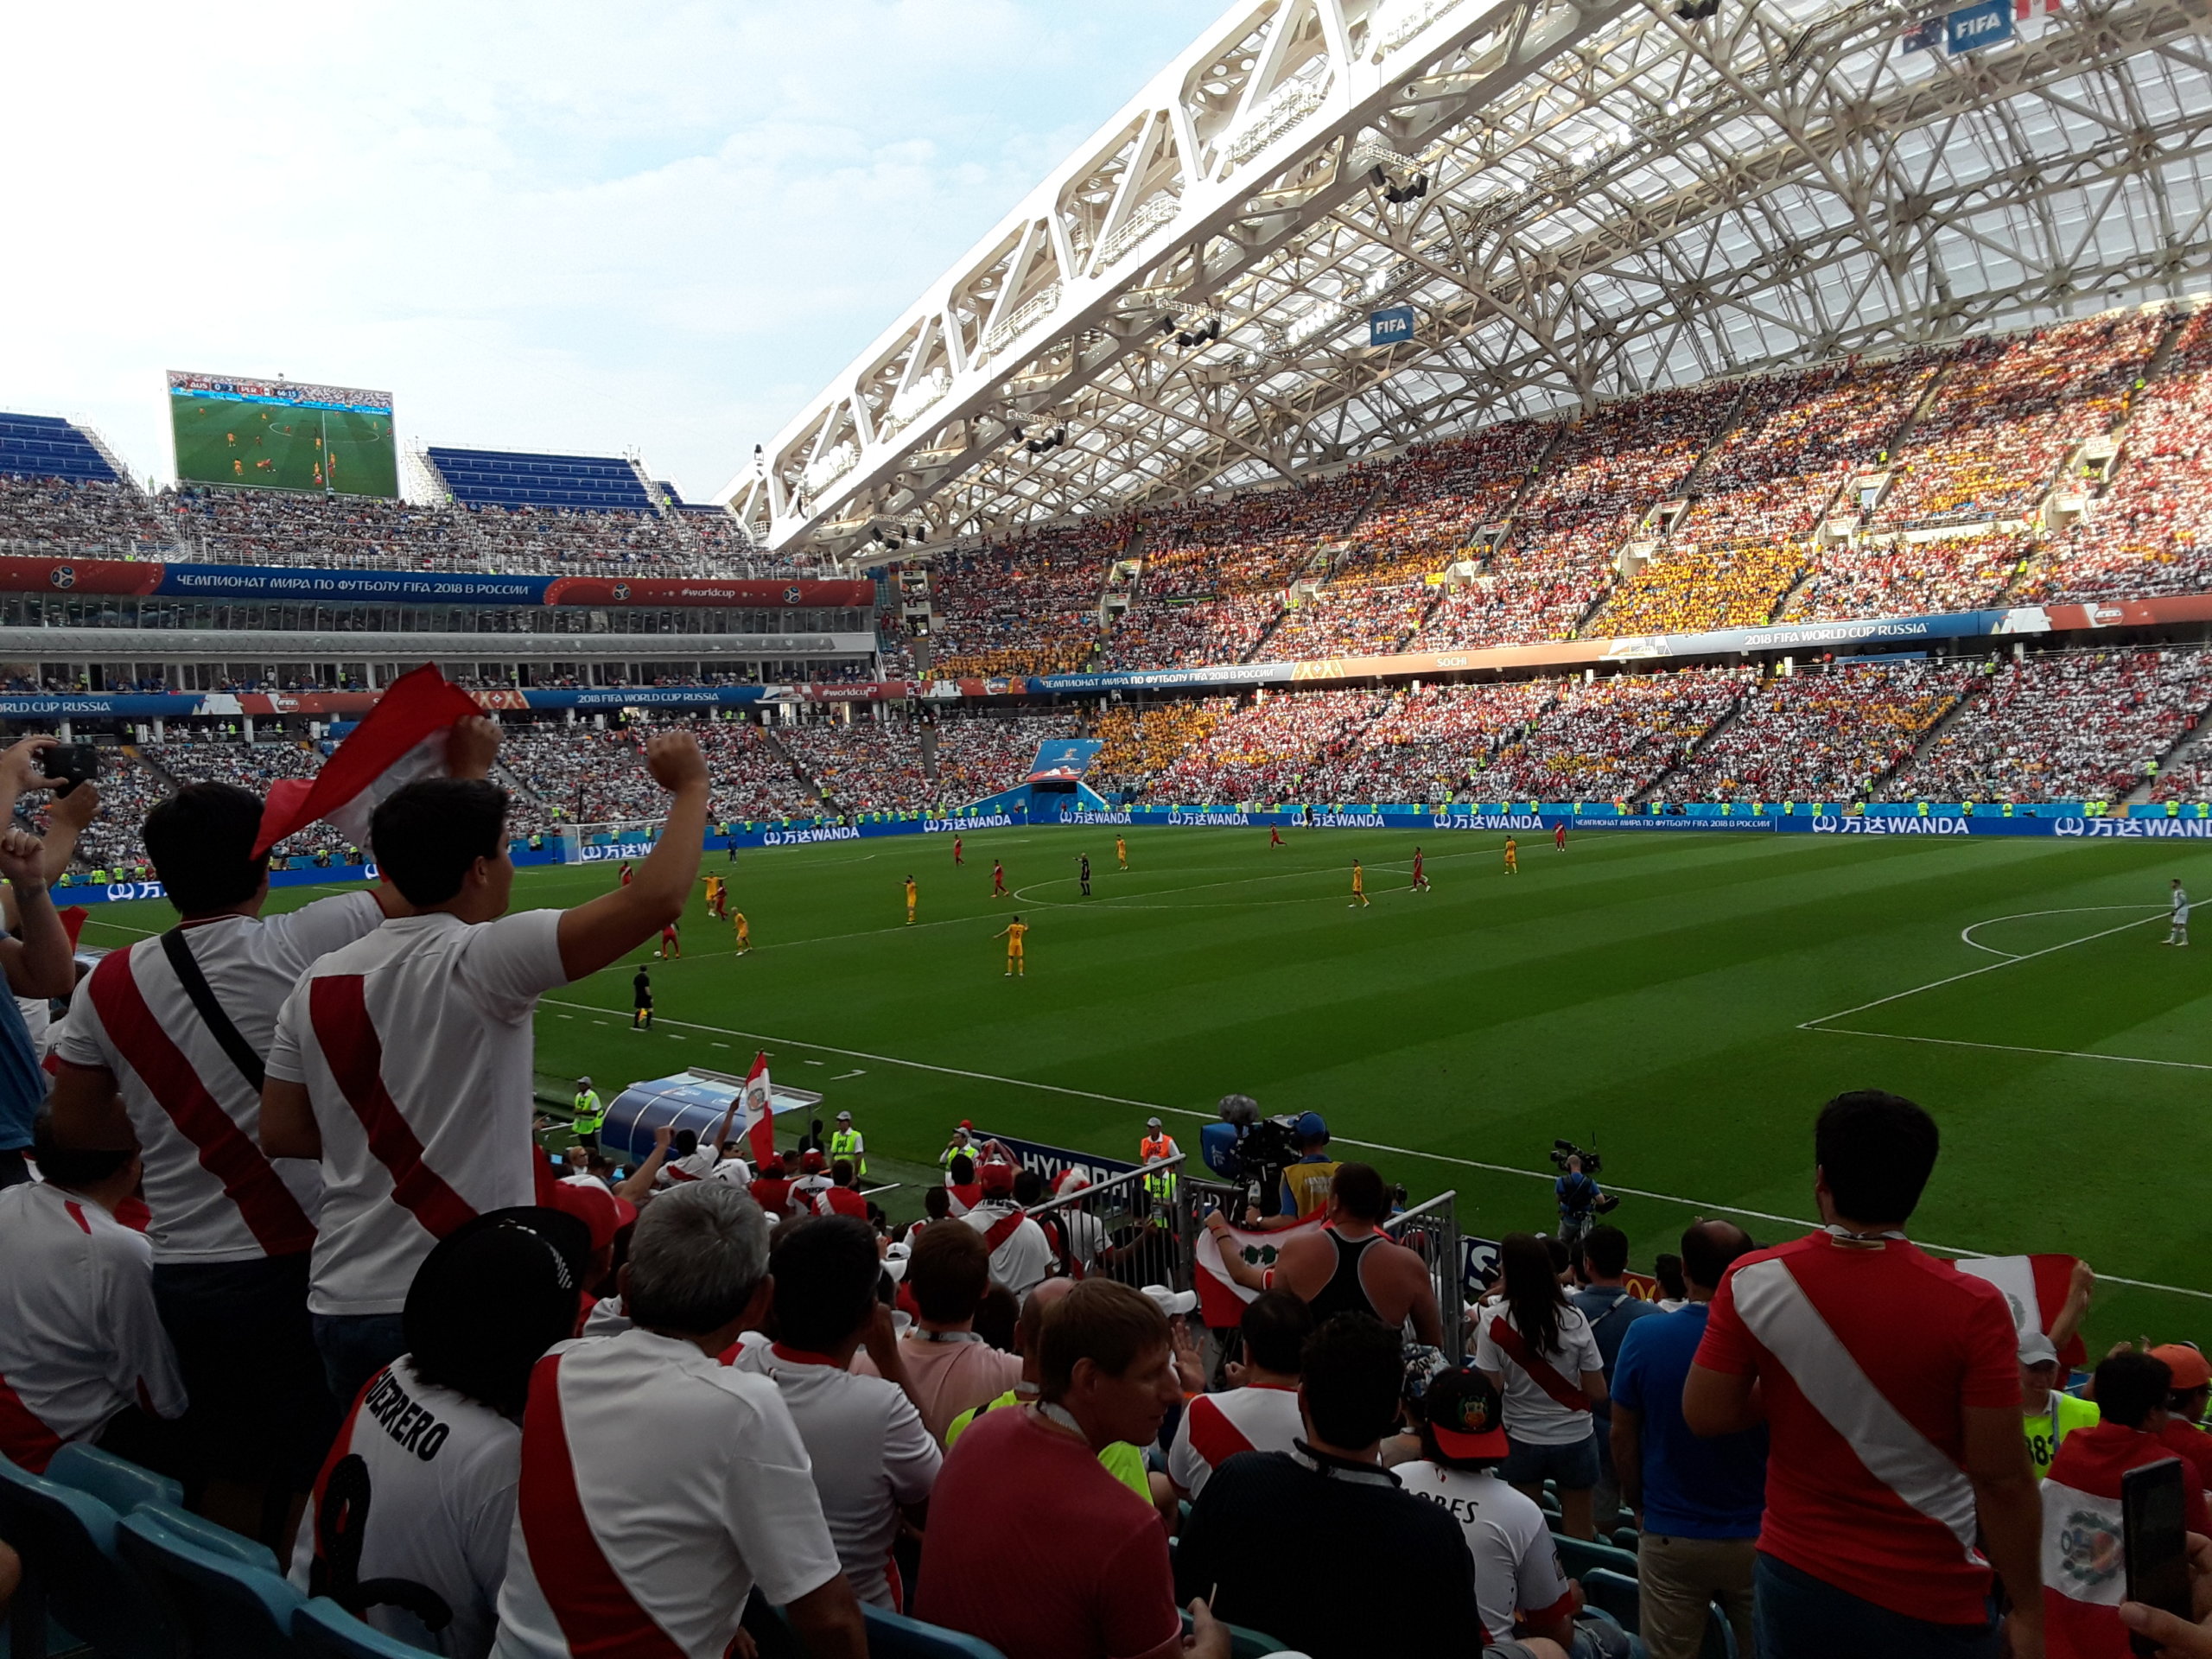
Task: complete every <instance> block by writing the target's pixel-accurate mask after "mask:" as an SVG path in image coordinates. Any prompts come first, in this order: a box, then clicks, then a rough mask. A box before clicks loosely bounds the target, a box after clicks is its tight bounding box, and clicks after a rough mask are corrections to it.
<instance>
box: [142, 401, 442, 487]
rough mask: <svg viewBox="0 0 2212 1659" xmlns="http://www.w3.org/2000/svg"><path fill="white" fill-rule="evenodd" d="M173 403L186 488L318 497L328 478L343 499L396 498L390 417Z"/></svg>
mask: <svg viewBox="0 0 2212 1659" xmlns="http://www.w3.org/2000/svg"><path fill="white" fill-rule="evenodd" d="M173 401H174V404H175V407H174V409H173V410H172V411H171V423H172V425H173V426H174V428H175V435H176V473H177V476H178V477H179V478H181V479H182V480H186V481H187V482H188V483H199V484H231V485H240V486H260V487H261V488H264V489H273V490H321V489H322V488H323V487H324V480H325V477H326V475H327V479H328V480H329V487H330V488H331V489H332V490H334V491H335V492H337V493H339V494H341V495H375V496H384V497H391V496H396V495H397V494H398V493H399V461H398V449H397V445H396V443H395V442H394V441H393V438H392V432H391V416H389V415H372V414H368V413H366V412H365V411H362V410H345V409H327V410H325V409H303V408H292V407H289V406H287V405H284V404H256V403H247V402H243V401H240V402H227V401H225V400H222V399H219V398H208V397H180V398H175V399H174V400H173ZM326 453H327V458H328V460H329V462H330V465H329V467H327V469H326V467H325V466H324V461H325V457H326Z"/></svg>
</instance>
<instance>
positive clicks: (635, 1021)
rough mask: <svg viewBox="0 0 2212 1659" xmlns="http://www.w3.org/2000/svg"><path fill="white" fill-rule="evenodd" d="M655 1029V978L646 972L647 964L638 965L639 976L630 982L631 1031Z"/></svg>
mask: <svg viewBox="0 0 2212 1659" xmlns="http://www.w3.org/2000/svg"><path fill="white" fill-rule="evenodd" d="M652 1028H653V976H652V975H651V974H649V973H647V972H646V971H645V963H642V962H641V963H639V964H638V976H637V977H636V978H635V979H633V980H632V981H631V982H630V1029H631V1030H632V1031H651V1030H652Z"/></svg>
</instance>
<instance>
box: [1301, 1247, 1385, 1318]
mask: <svg viewBox="0 0 2212 1659" xmlns="http://www.w3.org/2000/svg"><path fill="white" fill-rule="evenodd" d="M1322 1236H1323V1237H1325V1238H1326V1239H1327V1240H1328V1241H1329V1243H1332V1244H1333V1245H1335V1246H1336V1249H1337V1270H1336V1271H1335V1272H1334V1273H1332V1274H1330V1275H1329V1282H1328V1283H1327V1284H1325V1285H1324V1286H1322V1287H1321V1288H1320V1291H1319V1294H1316V1295H1314V1296H1313V1297H1311V1298H1309V1299H1308V1300H1307V1301H1306V1306H1308V1307H1310V1308H1312V1309H1313V1323H1314V1324H1316V1325H1319V1324H1320V1323H1321V1321H1322V1320H1324V1319H1328V1318H1330V1317H1331V1316H1332V1315H1333V1314H1338V1313H1365V1314H1368V1315H1370V1317H1372V1318H1375V1319H1381V1318H1382V1317H1383V1316H1382V1314H1381V1313H1377V1312H1376V1306H1375V1303H1374V1302H1373V1300H1370V1297H1369V1296H1368V1294H1367V1287H1366V1285H1365V1284H1364V1283H1363V1281H1361V1279H1360V1276H1359V1264H1360V1261H1361V1258H1362V1257H1363V1256H1364V1255H1366V1254H1367V1247H1368V1246H1369V1245H1370V1244H1372V1243H1375V1242H1376V1240H1377V1239H1379V1238H1381V1237H1382V1236H1383V1235H1382V1234H1380V1233H1370V1234H1369V1235H1368V1236H1366V1237H1365V1238H1346V1237H1345V1236H1344V1235H1343V1234H1341V1233H1338V1232H1328V1233H1325V1234H1323V1235H1322ZM1386 1323H1387V1321H1386Z"/></svg>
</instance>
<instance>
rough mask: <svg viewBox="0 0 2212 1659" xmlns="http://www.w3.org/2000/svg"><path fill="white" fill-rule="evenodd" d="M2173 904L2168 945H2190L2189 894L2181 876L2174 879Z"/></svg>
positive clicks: (2169, 921) (2168, 929) (2167, 930)
mask: <svg viewBox="0 0 2212 1659" xmlns="http://www.w3.org/2000/svg"><path fill="white" fill-rule="evenodd" d="M2171 902H2172V905H2173V909H2172V912H2171V914H2170V916H2169V918H2168V921H2167V925H2166V943H2167V944H2188V943H2189V893H2188V890H2187V889H2185V888H2184V887H2183V886H2182V884H2181V878H2180V877H2179V876H2176V877H2175V878H2174V891H2173V899H2172V901H2171Z"/></svg>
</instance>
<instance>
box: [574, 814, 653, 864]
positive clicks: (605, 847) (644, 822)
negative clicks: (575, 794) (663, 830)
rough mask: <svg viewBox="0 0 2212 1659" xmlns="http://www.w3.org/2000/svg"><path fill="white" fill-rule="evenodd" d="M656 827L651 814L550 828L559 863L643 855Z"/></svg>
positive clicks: (598, 860) (648, 849) (592, 861)
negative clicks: (650, 816) (559, 853)
mask: <svg viewBox="0 0 2212 1659" xmlns="http://www.w3.org/2000/svg"><path fill="white" fill-rule="evenodd" d="M659 828H660V823H659V822H658V820H657V819H653V818H607V819H602V820H601V821H600V822H599V823H564V824H563V825H562V826H561V827H560V828H559V829H556V830H555V831H554V832H553V838H554V843H555V845H556V846H557V847H559V848H560V849H561V861H562V862H563V864H584V863H597V862H602V861H606V860H609V859H614V860H620V859H626V858H643V857H644V856H645V855H646V854H647V853H649V852H651V851H652V845H653V835H654V832H655V831H656V830H658V829H659Z"/></svg>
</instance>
